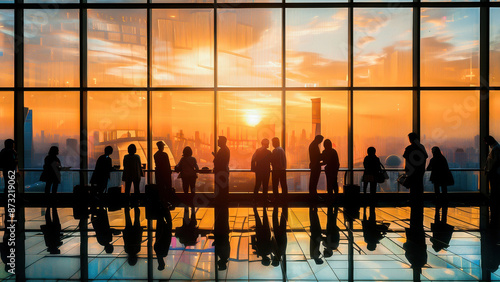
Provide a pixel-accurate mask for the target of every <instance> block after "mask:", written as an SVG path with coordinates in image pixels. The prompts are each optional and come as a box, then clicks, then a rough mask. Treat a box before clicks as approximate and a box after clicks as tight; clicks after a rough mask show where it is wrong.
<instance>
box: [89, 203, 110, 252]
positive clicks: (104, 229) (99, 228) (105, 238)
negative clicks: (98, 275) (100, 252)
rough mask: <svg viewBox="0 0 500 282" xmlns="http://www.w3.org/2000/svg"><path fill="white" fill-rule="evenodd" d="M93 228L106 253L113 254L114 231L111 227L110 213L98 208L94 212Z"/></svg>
mask: <svg viewBox="0 0 500 282" xmlns="http://www.w3.org/2000/svg"><path fill="white" fill-rule="evenodd" d="M91 221H92V227H93V228H94V231H95V236H96V238H97V242H98V243H99V244H100V245H101V246H103V247H104V250H105V251H106V253H108V254H111V253H112V252H113V250H114V247H113V244H112V242H113V230H112V229H111V226H110V225H109V218H108V211H107V210H106V209H104V208H97V209H95V210H94V211H93V212H92V218H91Z"/></svg>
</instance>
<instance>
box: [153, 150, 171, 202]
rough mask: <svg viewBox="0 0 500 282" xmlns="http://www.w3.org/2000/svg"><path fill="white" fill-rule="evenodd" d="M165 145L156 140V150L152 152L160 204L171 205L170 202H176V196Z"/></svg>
mask: <svg viewBox="0 0 500 282" xmlns="http://www.w3.org/2000/svg"><path fill="white" fill-rule="evenodd" d="M165 145H166V144H165V142H163V141H158V142H156V146H157V147H158V151H157V152H156V153H155V154H154V160H155V182H156V185H158V196H159V197H160V199H161V200H162V204H163V205H164V206H166V207H167V206H169V207H171V203H174V202H176V196H175V189H174V188H173V187H172V167H171V165H170V158H169V157H168V154H167V153H166V152H165ZM171 208H173V207H171Z"/></svg>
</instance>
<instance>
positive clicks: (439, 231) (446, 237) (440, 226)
mask: <svg viewBox="0 0 500 282" xmlns="http://www.w3.org/2000/svg"><path fill="white" fill-rule="evenodd" d="M439 210H441V211H442V215H441V216H440V213H439ZM447 219H448V205H447V204H446V203H445V204H443V205H441V204H439V205H437V206H436V213H435V215H434V223H431V231H432V238H431V242H432V248H433V249H434V251H436V252H439V251H441V250H442V249H444V248H448V247H449V246H450V240H451V236H452V235H453V229H454V227H453V226H451V225H449V224H448V223H447V222H446V221H447Z"/></svg>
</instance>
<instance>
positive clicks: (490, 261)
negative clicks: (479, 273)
mask: <svg viewBox="0 0 500 282" xmlns="http://www.w3.org/2000/svg"><path fill="white" fill-rule="evenodd" d="M499 243H500V232H499V231H498V229H495V228H488V229H483V230H481V254H482V256H481V262H482V264H483V267H484V268H486V269H487V270H488V271H490V272H492V273H493V272H496V271H497V270H498V267H499V266H500V256H499V255H498V254H500V244H499Z"/></svg>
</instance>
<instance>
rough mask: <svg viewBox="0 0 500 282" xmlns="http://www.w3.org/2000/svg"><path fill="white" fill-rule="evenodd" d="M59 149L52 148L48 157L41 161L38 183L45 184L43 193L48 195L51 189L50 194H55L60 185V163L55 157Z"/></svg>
mask: <svg viewBox="0 0 500 282" xmlns="http://www.w3.org/2000/svg"><path fill="white" fill-rule="evenodd" d="M57 155H59V148H58V147H56V146H52V147H50V149H49V153H48V155H47V156H46V157H45V160H44V161H43V172H42V175H41V176H40V181H43V182H45V193H46V194H49V193H50V190H51V188H52V193H57V187H58V186H59V183H61V169H62V167H61V161H60V160H59V158H58V157H57Z"/></svg>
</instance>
